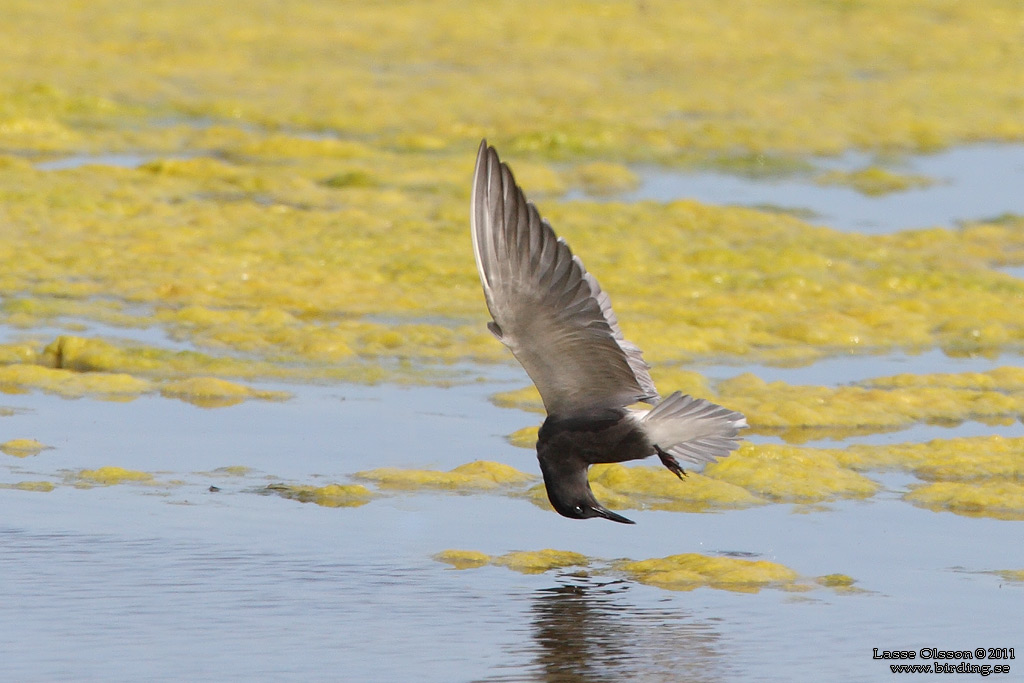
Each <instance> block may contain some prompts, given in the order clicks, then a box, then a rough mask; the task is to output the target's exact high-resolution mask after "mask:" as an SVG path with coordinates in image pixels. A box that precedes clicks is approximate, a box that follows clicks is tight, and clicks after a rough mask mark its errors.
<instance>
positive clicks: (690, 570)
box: [619, 553, 799, 593]
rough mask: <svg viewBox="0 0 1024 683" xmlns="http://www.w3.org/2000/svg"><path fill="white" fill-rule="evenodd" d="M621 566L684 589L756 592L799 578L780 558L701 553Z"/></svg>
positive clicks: (647, 580) (640, 576)
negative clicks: (750, 558) (722, 555)
mask: <svg viewBox="0 0 1024 683" xmlns="http://www.w3.org/2000/svg"><path fill="white" fill-rule="evenodd" d="M619 569H621V570H622V571H623V572H625V573H626V574H628V575H629V576H631V577H632V578H633V579H635V580H636V581H639V582H640V583H646V584H650V585H652V586H658V587H659V588H667V589H669V590H682V591H687V590H693V589H695V588H700V587H705V586H706V587H709V588H717V589H720V590H728V591H735V592H740V593H756V592H757V591H759V590H761V589H762V588H768V587H774V588H785V587H788V586H790V585H793V584H795V582H796V580H797V579H798V578H799V575H798V574H797V573H796V572H795V571H793V570H792V569H790V568H789V567H786V566H784V565H781V564H778V563H776V562H769V561H767V560H744V559H740V558H734V557H711V556H708V555H701V554H699V553H684V554H681V555H671V556H669V557H662V558H656V559H651V560H640V561H632V562H623V563H621V564H620V565H619Z"/></svg>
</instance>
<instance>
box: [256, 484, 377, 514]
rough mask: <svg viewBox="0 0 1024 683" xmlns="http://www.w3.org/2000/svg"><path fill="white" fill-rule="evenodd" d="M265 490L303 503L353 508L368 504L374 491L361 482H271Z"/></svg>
mask: <svg viewBox="0 0 1024 683" xmlns="http://www.w3.org/2000/svg"><path fill="white" fill-rule="evenodd" d="M264 491H265V492H266V493H274V494H277V495H279V496H281V497H282V498H290V499H292V500H297V501H299V502H302V503H316V504H317V505H322V506H323V507H329V508H341V507H345V508H351V507H360V506H362V505H366V504H367V503H369V502H370V499H371V498H373V492H372V491H370V490H369V489H368V488H366V487H365V486H360V485H359V484H328V485H327V486H303V485H295V484H270V485H269V486H267V487H266V488H265V489H264Z"/></svg>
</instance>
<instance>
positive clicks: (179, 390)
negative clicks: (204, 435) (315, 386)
mask: <svg viewBox="0 0 1024 683" xmlns="http://www.w3.org/2000/svg"><path fill="white" fill-rule="evenodd" d="M160 394H161V395H163V396H166V397H169V398H180V399H181V400H183V401H187V402H189V403H192V404H194V405H197V406H199V407H201V408H221V407H224V406H231V405H236V404H238V403H241V402H242V401H244V400H246V399H250V398H256V399H262V400H270V401H284V400H287V399H289V398H291V394H289V393H288V392H285V391H261V390H258V389H253V388H251V387H247V386H245V385H242V384H238V383H236V382H229V381H228V380H224V379H217V378H216V377H191V378H189V379H185V380H179V381H176V382H167V383H166V384H163V385H162V386H161V387H160Z"/></svg>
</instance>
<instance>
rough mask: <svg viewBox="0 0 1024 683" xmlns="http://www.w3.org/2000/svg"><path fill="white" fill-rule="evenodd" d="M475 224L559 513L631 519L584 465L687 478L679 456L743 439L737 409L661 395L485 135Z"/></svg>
mask: <svg viewBox="0 0 1024 683" xmlns="http://www.w3.org/2000/svg"><path fill="white" fill-rule="evenodd" d="M470 231H471V233H472V241H473V253H474V255H475V258H476V266H477V271H478V273H479V275H480V282H481V284H482V285H483V290H484V298H485V300H486V303H487V309H488V311H489V312H490V314H491V318H492V320H491V321H490V322H488V323H487V328H488V329H489V330H490V331H491V333H492V334H493V335H494V336H495V337H497V339H498V340H499V341H500V342H501V343H502V344H504V345H505V346H507V347H508V348H509V349H510V350H511V351H512V355H513V356H515V358H516V360H518V361H519V363H520V364H521V365H522V366H523V368H524V369H525V370H526V373H527V374H528V375H529V376H530V379H531V380H532V381H533V383H534V384H535V385H536V387H537V390H538V392H539V393H540V397H541V400H542V401H543V403H544V409H545V411H546V412H547V416H546V418H545V420H544V423H543V424H542V425H541V427H540V430H539V431H538V433H537V460H538V461H539V463H540V470H541V473H542V474H543V477H544V487H545V489H546V491H547V495H548V500H549V501H550V502H551V506H552V507H553V508H554V509H555V511H556V512H558V513H559V514H560V515H562V516H564V517H569V518H573V519H589V518H595V517H601V518H604V519H608V520H611V521H614V522H621V523H623V524H635V522H633V521H632V520H630V519H627V518H626V517H623V516H622V515H619V514H617V513H615V512H612V511H611V510H609V509H607V508H606V507H604V506H603V505H601V503H599V502H598V501H597V499H596V498H595V496H594V493H593V491H592V490H591V488H590V482H589V480H588V478H587V472H588V470H589V468H590V466H591V465H593V464H596V463H617V462H626V461H630V460H642V459H644V458H647V457H650V456H652V455H657V456H658V458H659V459H660V460H661V462H662V464H663V465H664V466H665V467H667V468H668V469H669V471H671V472H672V473H673V474H675V475H676V476H677V477H679V478H680V479H681V480H682V479H683V478H684V477H685V475H686V472H685V471H684V470H683V468H682V466H681V465H680V464H679V460H678V459H682V460H684V461H687V462H690V463H704V462H712V461H714V460H716V459H717V458H721V457H725V456H727V455H729V453H731V452H732V451H733V450H734V449H735V448H736V447H737V446H738V441H739V432H740V430H741V429H743V428H745V427H746V426H747V422H746V419H745V418H744V416H743V415H742V414H741V413H739V412H736V411H733V410H729V409H728V408H724V407H722V406H720V405H717V404H715V403H712V402H710V401H708V400H706V399H702V398H695V397H693V396H689V395H686V394H683V393H681V392H679V391H676V392H674V393H672V394H670V395H668V396H666V397H664V398H662V397H661V396H660V394H659V393H658V391H657V389H656V388H655V386H654V381H653V380H652V379H651V374H650V366H649V365H648V364H647V363H646V362H645V361H644V359H643V353H642V352H641V350H640V348H639V347H638V346H637V345H636V344H633V343H632V342H630V341H627V340H626V338H625V337H624V336H623V334H622V330H621V329H620V327H619V322H618V318H616V316H615V313H614V312H613V311H612V306H611V300H610V299H609V297H608V294H607V293H606V292H605V291H604V290H603V289H601V286H600V285H599V284H598V282H597V279H596V278H595V277H594V276H593V275H591V274H590V273H589V272H588V271H587V269H586V268H585V267H584V266H583V262H582V261H581V260H580V259H579V257H578V256H575V255H574V254H573V252H572V250H571V249H570V248H569V245H568V244H567V243H566V242H565V240H564V239H562V238H560V237H558V236H557V235H556V234H555V231H554V230H553V229H552V227H551V225H550V224H549V223H548V222H547V221H546V220H545V219H544V218H542V217H541V215H540V213H539V212H538V210H537V207H536V206H535V205H534V204H532V203H531V202H529V201H527V199H526V196H525V195H524V193H523V191H522V189H520V187H519V186H518V185H517V184H516V181H515V177H514V176H513V175H512V170H511V169H510V168H509V166H508V164H506V163H504V162H502V161H501V159H499V157H498V153H497V151H496V150H495V149H494V148H493V147H491V146H490V145H488V144H487V140H486V139H484V140H483V141H482V142H481V143H480V147H479V151H478V152H477V157H476V167H475V170H474V172H473V185H472V194H471V198H470ZM640 404H647V405H649V406H650V407H649V408H647V407H637V406H639V405H640Z"/></svg>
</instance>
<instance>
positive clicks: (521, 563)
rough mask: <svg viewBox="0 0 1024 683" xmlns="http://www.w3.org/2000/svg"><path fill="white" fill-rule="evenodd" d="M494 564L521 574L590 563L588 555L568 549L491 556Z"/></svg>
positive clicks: (523, 551)
mask: <svg viewBox="0 0 1024 683" xmlns="http://www.w3.org/2000/svg"><path fill="white" fill-rule="evenodd" d="M491 563H492V564H497V565H501V566H502V567H508V568H509V569H511V570H513V571H517V572H519V573H521V574H540V573H543V572H546V571H548V570H551V569H564V568H565V567H585V566H586V565H587V564H589V563H590V560H589V558H587V556H586V555H581V554H580V553H575V552H571V551H568V550H553V549H551V548H547V549H545V550H520V551H515V552H511V553H505V554H504V555H500V556H498V557H494V558H491Z"/></svg>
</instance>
